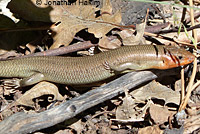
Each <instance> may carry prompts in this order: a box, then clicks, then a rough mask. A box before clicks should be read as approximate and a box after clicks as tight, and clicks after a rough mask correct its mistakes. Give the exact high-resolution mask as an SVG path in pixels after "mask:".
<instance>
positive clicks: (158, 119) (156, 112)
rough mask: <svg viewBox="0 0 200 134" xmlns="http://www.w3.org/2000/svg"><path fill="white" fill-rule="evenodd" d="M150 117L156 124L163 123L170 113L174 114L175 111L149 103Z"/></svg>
mask: <svg viewBox="0 0 200 134" xmlns="http://www.w3.org/2000/svg"><path fill="white" fill-rule="evenodd" d="M149 112H150V115H151V118H152V119H153V121H154V122H155V123H156V124H163V123H164V122H167V121H168V117H169V116H170V115H173V114H175V112H172V111H169V110H168V108H167V107H161V106H159V105H156V104H151V106H150V109H149Z"/></svg>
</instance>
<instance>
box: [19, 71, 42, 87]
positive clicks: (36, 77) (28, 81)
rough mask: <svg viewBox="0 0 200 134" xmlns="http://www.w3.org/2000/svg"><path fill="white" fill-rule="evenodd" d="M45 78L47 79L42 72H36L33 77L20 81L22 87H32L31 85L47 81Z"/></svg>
mask: <svg viewBox="0 0 200 134" xmlns="http://www.w3.org/2000/svg"><path fill="white" fill-rule="evenodd" d="M44 78H45V77H44V74H42V73H40V72H35V73H34V74H33V75H31V76H29V77H25V78H23V79H22V80H21V81H20V87H24V86H30V85H33V84H36V83H38V82H40V81H43V80H45V79H44Z"/></svg>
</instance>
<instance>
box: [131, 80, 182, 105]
mask: <svg viewBox="0 0 200 134" xmlns="http://www.w3.org/2000/svg"><path fill="white" fill-rule="evenodd" d="M130 94H131V95H132V97H134V98H135V99H137V100H140V101H145V100H148V99H149V98H156V99H161V100H164V101H165V105H166V104H168V103H174V104H176V105H179V103H180V93H179V92H178V91H173V90H172V89H170V88H168V87H166V86H163V85H161V84H160V83H158V82H156V81H152V82H150V83H149V84H147V85H145V86H143V87H141V88H138V89H136V90H134V91H132V92H131V93H130Z"/></svg>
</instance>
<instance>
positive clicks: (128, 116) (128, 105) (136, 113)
mask: <svg viewBox="0 0 200 134" xmlns="http://www.w3.org/2000/svg"><path fill="white" fill-rule="evenodd" d="M139 103H142V102H137V100H135V99H134V98H132V97H131V96H130V95H129V94H128V93H126V96H125V98H124V99H123V104H122V105H121V106H118V107H117V110H116V119H112V120H113V121H118V122H123V123H128V122H137V121H144V117H145V114H146V111H147V109H148V108H149V106H150V104H151V103H152V102H151V101H148V102H147V103H145V102H144V103H143V105H144V106H143V107H138V104H139Z"/></svg>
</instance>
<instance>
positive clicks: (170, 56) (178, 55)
mask: <svg viewBox="0 0 200 134" xmlns="http://www.w3.org/2000/svg"><path fill="white" fill-rule="evenodd" d="M194 59H195V56H194V55H193V54H192V53H190V52H188V51H186V50H185V49H183V48H176V47H171V46H167V47H164V56H163V63H164V66H163V69H165V67H167V68H174V67H178V66H184V65H187V64H190V63H192V62H193V61H194Z"/></svg>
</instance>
